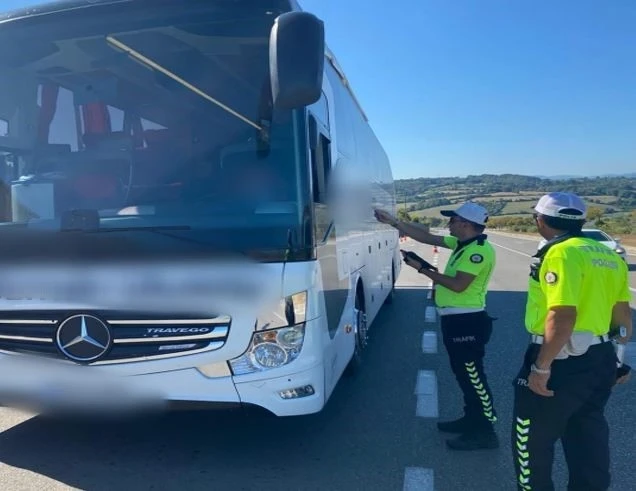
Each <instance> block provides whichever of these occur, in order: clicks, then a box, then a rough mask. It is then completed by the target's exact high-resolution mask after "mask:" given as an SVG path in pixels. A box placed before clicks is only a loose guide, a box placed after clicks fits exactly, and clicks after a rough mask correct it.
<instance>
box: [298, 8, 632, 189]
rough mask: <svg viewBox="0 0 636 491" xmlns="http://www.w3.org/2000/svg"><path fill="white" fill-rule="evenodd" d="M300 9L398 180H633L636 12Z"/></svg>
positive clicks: (628, 9)
mask: <svg viewBox="0 0 636 491" xmlns="http://www.w3.org/2000/svg"><path fill="white" fill-rule="evenodd" d="M300 3H301V4H302V5H303V8H305V9H306V10H308V11H311V12H314V13H315V14H317V15H318V16H319V17H320V18H322V19H323V20H324V21H325V29H326V36H327V42H328V43H329V45H330V47H331V48H332V50H333V51H334V52H335V54H336V56H337V57H338V59H339V61H340V63H341V65H342V66H343V68H344V70H345V71H346V73H347V75H348V77H349V79H350V81H351V84H352V86H353V88H354V90H355V92H356V94H357V95H358V97H359V99H360V101H361V104H362V105H363V106H364V108H365V111H366V112H367V114H368V116H369V119H370V122H371V124H372V126H373V128H374V130H375V131H376V133H377V134H378V136H379V138H380V139H381V141H382V142H383V144H384V146H385V148H386V150H387V152H388V154H389V157H390V158H391V161H392V163H393V166H394V172H395V176H396V177H398V178H401V177H418V176H447V175H465V174H477V173H484V172H488V173H495V174H499V173H506V172H514V173H522V174H530V175H535V174H540V175H555V174H581V175H591V174H597V173H614V172H616V173H622V172H634V171H636V58H635V57H634V53H635V51H636V28H635V27H634V26H636V2H634V1H629V0H626V1H618V0H617V1H613V2H599V1H591V0H579V1H569V2H566V1H553V0H551V1H548V0H543V1H539V2H537V1H529V0H528V1H523V0H516V1H514V2H510V1H504V0H500V1H495V0H462V1H446V0H435V1H431V0H402V1H399V2H379V1H370V0H346V1H343V0H300Z"/></svg>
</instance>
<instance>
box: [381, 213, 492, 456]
mask: <svg viewBox="0 0 636 491" xmlns="http://www.w3.org/2000/svg"><path fill="white" fill-rule="evenodd" d="M441 213H442V215H443V216H446V217H449V218H450V220H449V222H448V228H449V232H450V235H449V236H438V235H433V234H431V233H430V232H429V231H428V227H426V226H424V225H420V224H415V223H405V222H401V221H398V220H396V219H395V218H393V217H392V216H390V215H389V214H387V213H386V212H384V211H381V210H376V217H377V219H378V220H379V221H381V222H383V223H388V224H390V225H392V226H393V227H395V228H397V229H398V230H399V231H401V232H403V233H404V234H406V235H408V236H409V237H412V238H413V239H415V240H416V241H418V242H422V243H425V244H431V245H434V246H438V247H445V248H447V249H452V251H453V252H452V253H451V256H450V258H449V260H448V262H447V264H446V268H445V270H444V273H443V274H442V273H439V272H437V271H436V270H435V269H434V268H432V267H431V266H430V265H429V264H428V263H426V262H425V261H423V260H420V259H417V258H410V257H408V256H407V257H405V261H406V263H407V264H408V265H409V266H412V267H413V268H415V269H416V270H417V271H418V272H419V273H421V274H424V275H426V276H428V277H429V278H430V279H432V280H433V282H434V283H435V303H436V306H437V310H438V312H439V314H440V320H441V329H442V336H443V340H444V346H445V347H446V351H447V353H448V357H449V361H450V366H451V368H452V370H453V373H454V374H455V378H456V379H457V382H458V384H459V386H460V388H461V390H462V392H463V395H464V415H463V416H462V417H461V418H459V419H457V420H454V421H447V422H440V423H438V424H437V426H438V429H439V430H440V431H445V432H449V433H457V434H459V436H458V437H457V438H455V439H453V440H448V441H447V444H448V446H449V448H451V449H453V450H478V449H493V448H497V447H498V446H499V441H498V439H497V435H496V433H495V431H494V427H493V423H494V422H495V421H496V419H497V414H496V412H495V408H494V405H493V398H492V393H491V391H490V387H489V385H488V380H487V377H486V374H485V372H484V366H483V359H484V355H485V346H486V344H487V343H488V341H489V340H490V336H491V334H492V321H493V319H492V318H491V317H490V316H489V315H488V314H487V313H486V293H487V290H488V284H489V281H490V277H491V275H492V272H493V269H494V267H495V251H494V248H493V247H492V245H491V244H490V243H489V242H488V240H487V236H486V235H485V234H484V233H483V232H484V229H485V226H486V222H487V221H488V212H487V210H486V209H485V208H484V207H482V206H480V205H478V204H477V203H473V202H466V203H464V204H462V205H461V206H460V207H459V208H457V209H456V210H443V211H442V212H441Z"/></svg>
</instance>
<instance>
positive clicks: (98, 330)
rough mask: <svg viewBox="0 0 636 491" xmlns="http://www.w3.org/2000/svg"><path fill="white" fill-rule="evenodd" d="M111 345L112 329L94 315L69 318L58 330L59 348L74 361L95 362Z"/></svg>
mask: <svg viewBox="0 0 636 491" xmlns="http://www.w3.org/2000/svg"><path fill="white" fill-rule="evenodd" d="M110 344H111V334H110V329H108V326H107V325H106V324H105V323H104V322H103V321H101V320H99V319H98V318H97V317H93V316H92V315H74V316H72V317H69V318H68V319H66V320H65V321H64V322H62V324H60V327H59V329H58V330H57V346H58V348H59V349H60V351H62V353H64V354H65V355H66V356H67V357H68V358H70V359H71V360H74V361H78V362H91V361H95V360H97V359H98V358H100V357H102V356H103V355H104V354H105V353H106V352H107V351H108V349H109V348H110Z"/></svg>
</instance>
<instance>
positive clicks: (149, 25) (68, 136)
mask: <svg viewBox="0 0 636 491" xmlns="http://www.w3.org/2000/svg"><path fill="white" fill-rule="evenodd" d="M136 3H137V2H130V3H119V4H113V5H107V4H104V5H101V4H97V5H93V6H91V7H88V8H77V9H69V10H68V11H61V12H57V13H52V14H51V13H49V14H46V15H40V16H35V17H34V18H33V19H30V18H25V19H17V20H12V21H10V22H3V23H0V46H1V47H0V179H1V180H2V190H1V192H0V215H1V216H0V222H1V224H2V225H5V226H9V228H12V227H11V226H12V225H13V226H25V227H33V228H38V227H41V228H53V229H56V227H62V225H61V224H63V223H64V220H63V218H64V217H65V215H68V214H69V213H74V212H76V211H77V210H83V212H84V213H86V212H90V213H92V214H93V215H94V216H95V217H96V220H97V222H98V229H99V230H104V231H107V230H109V229H116V230H120V231H121V230H123V231H124V232H125V231H126V230H127V229H129V230H130V233H134V232H133V231H135V230H140V229H144V228H152V227H183V228H184V229H185V230H186V231H184V232H180V233H182V234H185V235H187V234H188V233H191V234H198V235H199V236H200V235H201V234H204V235H206V234H207V235H206V237H207V240H208V241H211V243H214V241H215V237H225V236H226V235H227V234H232V235H233V237H234V239H233V242H232V247H238V248H241V247H244V248H247V249H254V248H258V247H262V248H265V249H278V248H280V249H284V248H286V247H287V246H288V243H289V232H290V230H293V231H294V232H295V233H294V237H296V240H301V239H302V237H303V234H302V233H296V232H297V231H298V229H299V227H300V224H301V223H302V217H303V209H304V206H305V205H304V198H303V196H304V188H303V185H302V182H303V180H302V167H303V166H302V164H301V163H302V162H303V159H304V157H303V155H302V152H301V150H300V148H301V147H302V145H300V142H299V140H300V138H299V136H298V135H300V134H301V133H300V131H299V128H300V125H301V124H302V114H301V113H300V112H298V111H292V110H287V111H279V110H273V109H272V106H271V88H270V86H269V55H268V42H269V33H270V29H271V26H272V24H273V21H274V19H275V17H276V15H278V14H279V13H280V12H281V10H280V9H282V8H283V2H280V1H275V0H271V1H265V2H262V1H259V2H254V1H248V0H246V1H243V2H222V1H219V2H199V3H197V2H178V3H177V4H175V3H172V6H170V5H169V4H168V3H167V2H159V3H158V5H163V6H162V7H158V8H157V9H153V11H152V12H148V9H143V8H141V7H137V6H135V4H136ZM203 3H204V4H206V5H205V6H203V5H202V4H203ZM188 5H190V6H191V8H188ZM0 229H2V227H0ZM188 230H189V231H190V232H188ZM241 241H249V243H247V242H246V243H244V244H241Z"/></svg>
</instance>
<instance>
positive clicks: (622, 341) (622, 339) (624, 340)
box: [616, 326, 632, 344]
mask: <svg viewBox="0 0 636 491" xmlns="http://www.w3.org/2000/svg"><path fill="white" fill-rule="evenodd" d="M626 333H627V334H626V335H625V337H617V338H616V342H618V343H620V344H627V343H629V340H630V339H631V338H632V326H629V327H628V328H627V331H626Z"/></svg>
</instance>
